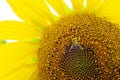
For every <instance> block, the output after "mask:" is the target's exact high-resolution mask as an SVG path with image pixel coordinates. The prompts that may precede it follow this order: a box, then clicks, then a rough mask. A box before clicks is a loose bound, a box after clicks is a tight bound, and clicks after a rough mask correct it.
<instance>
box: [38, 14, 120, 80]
mask: <svg viewBox="0 0 120 80" xmlns="http://www.w3.org/2000/svg"><path fill="white" fill-rule="evenodd" d="M38 59H39V64H38V69H39V79H40V80H119V79H120V26H119V25H117V24H114V23H111V22H109V21H108V20H107V19H106V18H102V17H97V16H96V15H94V14H90V13H83V14H73V15H69V16H66V17H64V18H60V19H59V20H58V21H56V22H55V23H54V24H52V25H51V26H50V28H49V29H47V30H46V32H45V33H44V36H43V39H42V40H41V43H40V47H39V49H38Z"/></svg>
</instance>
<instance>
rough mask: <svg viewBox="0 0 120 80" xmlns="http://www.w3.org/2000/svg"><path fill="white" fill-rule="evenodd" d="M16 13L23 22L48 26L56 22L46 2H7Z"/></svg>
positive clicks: (12, 0)
mask: <svg viewBox="0 0 120 80" xmlns="http://www.w3.org/2000/svg"><path fill="white" fill-rule="evenodd" d="M7 1H8V3H10V5H11V7H12V8H13V10H14V11H15V13H16V14H17V15H18V16H20V17H21V18H22V19H23V20H25V21H26V22H29V23H34V24H36V25H43V26H48V25H49V24H50V23H51V22H53V21H54V17H53V15H52V14H51V12H50V10H49V8H48V6H47V5H46V4H45V2H44V0H7Z"/></svg>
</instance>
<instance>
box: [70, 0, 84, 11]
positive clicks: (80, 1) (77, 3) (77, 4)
mask: <svg viewBox="0 0 120 80" xmlns="http://www.w3.org/2000/svg"><path fill="white" fill-rule="evenodd" d="M71 1H72V5H73V9H74V11H75V13H81V11H82V9H83V8H84V0H71Z"/></svg>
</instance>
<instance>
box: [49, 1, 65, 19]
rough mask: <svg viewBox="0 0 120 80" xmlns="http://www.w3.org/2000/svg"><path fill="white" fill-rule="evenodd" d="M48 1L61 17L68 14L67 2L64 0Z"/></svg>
mask: <svg viewBox="0 0 120 80" xmlns="http://www.w3.org/2000/svg"><path fill="white" fill-rule="evenodd" d="M47 2H48V3H49V4H50V5H51V6H52V7H53V8H54V9H55V11H56V12H57V13H58V14H59V16H60V17H63V16H65V15H66V10H65V7H66V4H65V3H64V2H63V0H47Z"/></svg>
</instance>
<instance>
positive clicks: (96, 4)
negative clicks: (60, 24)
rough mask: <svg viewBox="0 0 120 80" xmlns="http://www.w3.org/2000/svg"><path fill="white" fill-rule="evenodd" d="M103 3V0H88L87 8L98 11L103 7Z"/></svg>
mask: <svg viewBox="0 0 120 80" xmlns="http://www.w3.org/2000/svg"><path fill="white" fill-rule="evenodd" d="M102 3H103V0H86V9H87V11H88V12H91V13H96V12H97V11H98V9H99V8H100V7H101V5H102ZM84 4H85V3H84Z"/></svg>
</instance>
